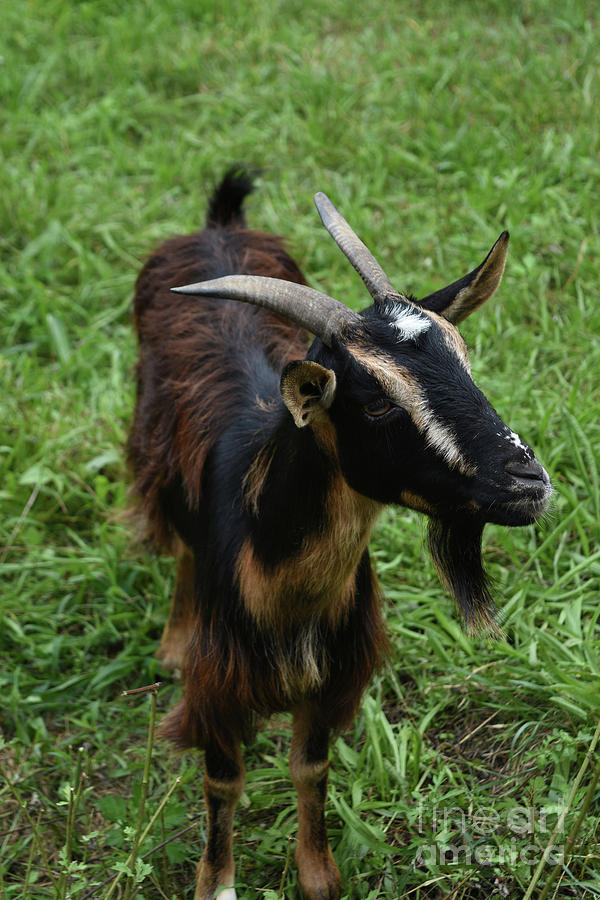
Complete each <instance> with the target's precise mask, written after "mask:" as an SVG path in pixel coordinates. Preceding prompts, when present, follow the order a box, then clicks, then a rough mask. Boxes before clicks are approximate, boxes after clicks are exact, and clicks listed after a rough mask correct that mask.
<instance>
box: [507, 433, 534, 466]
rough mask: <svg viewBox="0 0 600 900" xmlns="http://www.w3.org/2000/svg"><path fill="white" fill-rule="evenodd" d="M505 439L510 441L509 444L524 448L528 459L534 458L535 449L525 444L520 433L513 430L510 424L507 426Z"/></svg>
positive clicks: (519, 448)
mask: <svg viewBox="0 0 600 900" xmlns="http://www.w3.org/2000/svg"><path fill="white" fill-rule="evenodd" d="M502 437H503V438H504V440H506V441H508V442H509V444H512V445H513V447H516V448H517V450H522V451H523V453H524V454H525V456H526V457H527V458H528V459H533V451H532V450H531V449H530V448H529V447H528V446H527V444H525V443H524V442H523V441H522V440H521V438H520V437H519V435H518V434H515V432H514V431H511V430H510V428H508V426H507V427H506V431H505V433H504V434H503V435H502Z"/></svg>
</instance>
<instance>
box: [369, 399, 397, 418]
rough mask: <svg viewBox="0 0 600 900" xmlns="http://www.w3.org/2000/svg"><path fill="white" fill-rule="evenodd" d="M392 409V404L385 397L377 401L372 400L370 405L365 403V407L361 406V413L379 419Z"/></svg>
mask: <svg viewBox="0 0 600 900" xmlns="http://www.w3.org/2000/svg"><path fill="white" fill-rule="evenodd" d="M393 408H394V404H393V403H391V402H390V401H389V400H387V399H386V398H385V397H379V398H378V399H377V400H373V401H372V402H371V403H367V405H366V406H363V412H366V414H367V415H368V416H374V417H375V418H379V417H381V416H385V415H386V413H389V411H390V410H391V409H393Z"/></svg>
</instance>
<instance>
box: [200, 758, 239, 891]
mask: <svg viewBox="0 0 600 900" xmlns="http://www.w3.org/2000/svg"><path fill="white" fill-rule="evenodd" d="M204 765H205V768H204V799H205V802H206V811H207V824H206V847H205V850H204V854H203V856H202V859H201V860H200V864H199V865H198V883H197V885H196V893H195V894H194V900H214V898H215V897H217V896H218V898H219V900H235V898H236V893H235V888H234V878H235V872H234V861H233V816H234V813H235V808H236V806H237V804H238V800H239V799H240V796H241V793H242V791H243V789H244V781H245V772H244V763H243V761H242V754H241V750H240V747H239V745H238V746H237V747H236V749H235V750H232V751H231V752H230V753H229V754H226V753H224V751H223V750H222V749H221V748H220V747H219V746H218V745H217V744H216V743H215V744H211V745H209V746H208V747H207V749H206V752H205V757H204Z"/></svg>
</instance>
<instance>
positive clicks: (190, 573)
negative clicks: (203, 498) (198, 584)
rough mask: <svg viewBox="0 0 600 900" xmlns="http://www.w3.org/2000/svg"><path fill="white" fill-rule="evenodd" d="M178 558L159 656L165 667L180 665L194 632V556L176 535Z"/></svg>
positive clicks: (174, 667)
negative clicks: (173, 588)
mask: <svg viewBox="0 0 600 900" xmlns="http://www.w3.org/2000/svg"><path fill="white" fill-rule="evenodd" d="M175 558H176V560H177V577H176V580H175V590H174V591H173V600H172V601H171V611H170V613H169V619H168V622H167V624H166V625H165V627H164V630H163V633H162V637H161V640H160V646H159V648H158V650H157V651H156V658H157V659H159V660H160V661H161V663H162V664H163V666H164V667H165V668H166V669H180V668H181V666H182V664H183V658H184V654H185V651H186V648H187V645H188V642H189V640H190V638H191V636H192V634H193V632H194V626H195V622H196V611H195V601H194V557H193V554H192V552H191V550H189V548H188V547H186V545H185V544H184V543H183V541H181V540H179V538H178V539H177V543H176V549H175Z"/></svg>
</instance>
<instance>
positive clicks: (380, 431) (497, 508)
mask: <svg viewBox="0 0 600 900" xmlns="http://www.w3.org/2000/svg"><path fill="white" fill-rule="evenodd" d="M361 326H362V327H361ZM309 358H310V359H311V360H313V361H314V363H315V364H317V365H319V366H322V367H323V369H324V370H325V372H322V373H320V374H321V382H322V383H323V384H325V385H328V394H327V396H326V397H325V399H324V401H321V400H319V402H318V404H317V397H318V395H319V391H320V389H319V386H318V385H319V379H318V378H314V377H313V378H309V379H306V378H305V380H304V382H303V384H302V385H301V387H302V388H303V396H302V400H303V401H304V402H306V400H305V398H306V397H310V401H311V402H310V404H309V406H310V408H311V409H312V410H313V411H316V410H317V408H318V406H320V407H321V408H323V407H324V406H325V407H327V410H326V415H327V416H328V417H329V420H330V421H331V422H332V423H333V425H334V427H335V432H336V445H337V453H338V455H339V461H340V465H341V468H342V472H343V474H344V476H345V478H346V480H347V481H348V483H349V484H350V485H351V486H352V487H353V488H354V489H355V490H357V491H358V492H360V493H362V494H365V495H367V496H368V497H371V498H372V499H375V500H378V501H380V502H382V503H396V504H402V505H405V506H409V507H413V508H415V509H418V510H419V511H421V512H425V513H428V514H433V515H435V516H440V517H442V518H448V517H453V516H454V515H455V514H456V513H457V512H464V513H465V514H467V515H469V516H470V517H476V518H478V519H480V521H482V522H496V523H499V524H503V525H525V524H528V523H530V522H532V521H534V520H535V519H536V518H537V517H538V516H539V515H540V514H541V513H542V512H543V511H544V509H545V508H546V506H547V503H548V498H549V495H550V492H551V488H550V479H549V478H548V475H547V474H546V472H545V470H544V469H543V468H542V466H541V465H540V464H539V463H538V462H537V460H536V459H535V456H534V454H533V452H532V450H531V449H530V448H529V447H528V446H527V445H526V444H524V443H523V442H522V441H521V439H520V438H519V437H518V436H517V435H516V434H514V432H512V431H511V430H510V428H508V427H507V426H506V425H505V424H504V422H503V421H502V420H501V419H500V417H499V416H498V414H497V413H496V412H495V410H494V409H493V408H492V406H491V405H490V403H489V402H488V400H487V399H486V398H485V396H484V395H483V394H482V392H481V391H480V390H479V389H478V388H477V386H476V385H475V383H474V382H473V380H472V378H471V374H470V365H469V360H468V356H467V351H466V346H465V343H464V341H463V339H462V337H461V336H460V334H459V332H458V330H457V328H456V327H455V326H454V325H452V324H451V323H450V322H449V321H448V320H447V319H444V318H442V316H440V315H439V314H437V313H435V312H432V311H430V310H423V309H421V308H419V307H418V306H417V305H415V304H413V303H411V302H404V301H401V300H399V301H392V302H388V303H387V304H384V305H381V306H380V307H379V309H376V308H375V307H371V308H370V309H369V310H367V311H365V312H364V313H363V314H362V316H361V325H360V326H354V327H353V328H352V329H351V330H350V333H349V334H348V335H347V336H346V337H345V339H344V341H343V342H342V341H337V342H334V344H333V346H332V347H331V348H330V347H327V346H325V345H323V344H322V343H321V342H320V341H316V342H315V344H314V345H313V348H312V349H311V351H310V352H309ZM292 370H293V366H292ZM318 372H319V370H318V369H315V372H314V374H315V375H316V374H317V373H318ZM290 374H293V372H291V373H290ZM284 382H285V379H284ZM333 384H335V388H333ZM309 386H310V387H309ZM324 412H325V411H324ZM321 421H323V420H321ZM298 424H306V423H303V422H302V421H299V422H298ZM314 427H315V429H318V417H316V419H315V420H314Z"/></svg>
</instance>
